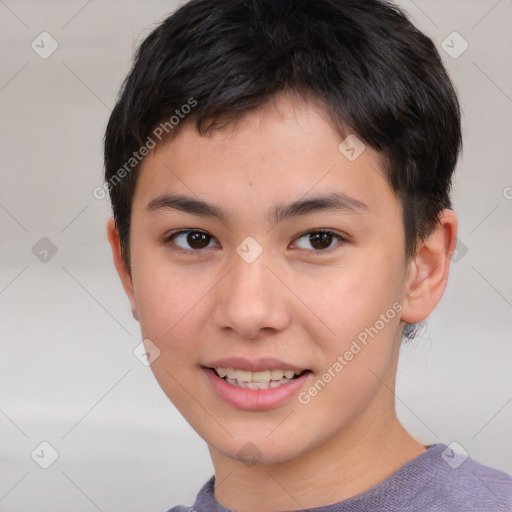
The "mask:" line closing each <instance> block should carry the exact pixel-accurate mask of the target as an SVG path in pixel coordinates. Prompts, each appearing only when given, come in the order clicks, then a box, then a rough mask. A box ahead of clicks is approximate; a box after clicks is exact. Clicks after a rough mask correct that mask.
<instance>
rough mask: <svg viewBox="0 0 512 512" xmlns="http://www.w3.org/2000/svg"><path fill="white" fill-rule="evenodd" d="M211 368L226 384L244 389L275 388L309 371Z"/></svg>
mask: <svg viewBox="0 0 512 512" xmlns="http://www.w3.org/2000/svg"><path fill="white" fill-rule="evenodd" d="M211 370H212V371H213V372H215V373H216V374H217V376H218V377H220V378H221V379H223V380H224V381H225V382H227V383H228V384H231V385H232V386H237V387H240V388H245V389H270V388H277V387H279V386H283V385H284V384H287V383H288V382H290V381H292V380H294V379H296V378H297V377H299V376H300V375H302V374H304V373H307V372H309V370H302V371H293V370H279V369H273V370H263V371H259V372H251V371H246V370H237V369H235V368H223V367H217V368H211Z"/></svg>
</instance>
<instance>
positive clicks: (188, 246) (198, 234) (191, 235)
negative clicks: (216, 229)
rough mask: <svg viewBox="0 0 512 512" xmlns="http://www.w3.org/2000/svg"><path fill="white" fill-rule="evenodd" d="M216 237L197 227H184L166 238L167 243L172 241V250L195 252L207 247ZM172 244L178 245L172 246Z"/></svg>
mask: <svg viewBox="0 0 512 512" xmlns="http://www.w3.org/2000/svg"><path fill="white" fill-rule="evenodd" d="M213 240H214V238H213V237H212V236H211V235H209V234H208V233H206V232H204V231H199V230H197V229H182V230H180V231H177V232H175V233H171V234H170V235H169V236H167V237H166V238H165V242H166V243H169V242H170V243H171V250H173V251H177V252H188V253H194V252H199V251H201V250H202V249H207V248H208V246H209V244H210V242H211V241H213ZM172 245H175V246H177V247H178V248H176V247H172Z"/></svg>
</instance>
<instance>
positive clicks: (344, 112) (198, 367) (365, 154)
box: [105, 0, 512, 512]
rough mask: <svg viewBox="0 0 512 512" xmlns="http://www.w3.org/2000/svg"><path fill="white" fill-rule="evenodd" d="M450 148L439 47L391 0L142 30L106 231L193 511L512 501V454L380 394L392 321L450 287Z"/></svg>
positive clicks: (395, 330)
mask: <svg viewBox="0 0 512 512" xmlns="http://www.w3.org/2000/svg"><path fill="white" fill-rule="evenodd" d="M460 148H461V128H460V112H459V104H458V101H457V97H456V94H455V92H454V88H453V86H452V84H451V82H450V80H449V78H448V76H447V74H446V71H445V69H444V68H443V66H442V63H441V60H440V57H439V55H438V53H437V51H436V49H435V46H434V44H433V43H432V41H431V40H430V39H429V38H428V37H426V36H425V35H424V34H422V33H421V32H420V31H419V30H418V29H416V28H415V27H414V26H413V25H412V24H411V22H410V21H409V20H408V18H407V17H406V16H405V15H404V14H403V13H402V12H401V10H400V9H398V8H397V7H396V6H394V5H393V4H390V3H386V2H383V1H378V0H192V1H190V2H188V3H185V4H184V5H183V6H182V7H180V8H179V9H178V10H177V11H176V12H175V13H174V14H173V15H172V16H170V17H168V18H167V19H166V20H165V21H164V22H163V23H162V24H161V25H159V26H158V27H157V28H156V29H155V30H154V31H153V32H152V33H151V34H150V35H149V36H148V37H147V38H146V39H145V41H144V42H143V43H142V44H141V46H140V48H139V50H138V53H137V56H136V59H135V63H134V66H133V68H132V70H131V72H130V74H129V75H128V77H127V79H126V81H125V83H124V86H123V88H122V91H121V94H120V98H119V100H118V103H117V105H116V107H115V109H114V111H113V112H112V115H111V118H110V121H109V124H108V127H107V131H106V136H105V169H106V171H105V177H106V182H105V187H106V188H107V189H108V190H109V192H110V197H111V201H112V207H113V214H114V215H113V218H112V219H111V220H110V221H109V223H108V226H107V231H108V237H109V240H110V243H111V246H112V251H113V256H114V262H115V265H116V268H117V271H118V273H119V275H120V278H121V280H122V283H123V286H124V289H125V291H126V293H127V295H128V298H129V300H130V304H131V308H132V312H133V315H134V317H135V318H136V319H137V320H138V321H139V322H140V325H141V331H142V335H143V338H144V343H145V347H146V350H147V352H148V358H149V360H150V362H151V368H152V370H153V372H154V375H155V377H156V378H157V380H158V382H159V384H160V385H161V387H162V389H163V390H164V392H165V393H166V394H167V396H168V397H169V399H170V400H171V401H172V402H173V404H174V405H175V406H176V407H177V408H178V410H179V411H180V412H181V413H182V414H183V416H184V417H185V418H186V420H187V421H188V422H189V423H190V425H191V426H192V427H193V428H194V429H195V430H196V431H197V432H198V434H199V435H200V436H201V437H202V438H203V439H204V440H205V441H206V443H207V444H208V447H209V450H210V454H211V457H212V462H213V465H214V468H215V475H214V476H212V478H211V479H210V480H209V481H208V482H207V483H206V484H205V485H204V486H203V488H202V489H201V491H200V493H199V494H198V497H197V500H196V502H195V503H194V504H193V507H192V508H191V510H192V509H195V510H197V511H209V510H218V511H222V512H226V511H227V510H232V509H233V510H243V511H247V512H260V511H284V510H309V509H314V510H318V511H325V512H327V511H351V512H356V511H368V510H379V511H412V510H422V511H450V512H452V511H455V510H461V511H462V510H464V511H482V512H483V511H505V510H511V507H512V497H511V495H512V479H511V478H510V477H509V476H508V475H506V474H504V473H502V472H499V471H497V470H494V469H491V468H488V467H486V466H483V465H481V464H479V463H477V462H476V461H474V460H472V459H471V458H467V457H465V455H464V454H460V453H457V450H454V449H453V447H447V446H445V445H443V444H437V445H431V446H425V445H424V444H422V443H421V442H419V441H418V440H417V439H415V438H414V437H413V436H411V435H410V434H409V433H408V432H407V431H406V430H405V429H404V427H403V426H402V425H401V424H400V422H399V421H398V419H397V416H396V413H395V406H394V393H393V390H394V385H395V375H396V369H397V362H398V353H399V347H400V342H401V339H402V337H403V336H409V337H411V336H412V335H413V334H412V333H413V331H414V326H415V324H417V323H418V322H421V321H422V320H424V319H425V318H427V317H428V315H429V314H430V313H431V312H432V310H433V309H434V308H435V306H436V305H437V303H438V302H439V300H440V299H441V296H442V294H443V292H444V290H445V287H446V283H447V279H448V271H449V266H450V256H451V254H452V253H453V251H454V249H455V243H456V234H457V217H456V215H455V213H454V212H453V210H452V209H451V203H450V197H449V192H450V187H451V178H452V173H453V171H454V168H455V165H456V162H457V158H458V154H459V151H460ZM185 509H186V507H175V508H173V509H171V510H173V511H178V510H185Z"/></svg>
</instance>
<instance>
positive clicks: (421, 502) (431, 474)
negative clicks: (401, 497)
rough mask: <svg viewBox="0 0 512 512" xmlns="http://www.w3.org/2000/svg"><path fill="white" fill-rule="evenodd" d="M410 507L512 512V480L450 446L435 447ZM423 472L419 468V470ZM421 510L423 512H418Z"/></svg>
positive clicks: (437, 511)
mask: <svg viewBox="0 0 512 512" xmlns="http://www.w3.org/2000/svg"><path fill="white" fill-rule="evenodd" d="M426 454H428V455H429V456H428V457H424V461H423V462H425V463H426V464H423V465H422V472H421V473H418V474H417V475H414V476H413V478H414V477H416V480H417V483H418V487H417V489H416V495H415V496H414V498H413V497H412V496H411V498H412V499H411V501H410V503H411V505H413V508H412V509H414V510H419V509H421V510H424V511H432V512H444V511H450V512H459V511H460V512H511V511H512V477H511V476H510V475H508V474H506V473H504V472H502V471H499V470H497V469H493V468H490V467H488V466H485V465H484V464H481V463H479V462H477V461H475V460H473V459H472V458H471V457H468V455H467V454H466V453H457V452H455V451H454V450H453V449H452V448H451V445H450V446H449V447H448V446H446V445H443V444H438V445H434V446H432V447H431V448H430V449H429V450H428V451H427V452H426V453H425V454H424V455H426ZM417 469H420V468H417ZM418 507H420V508H418Z"/></svg>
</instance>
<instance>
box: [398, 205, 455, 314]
mask: <svg viewBox="0 0 512 512" xmlns="http://www.w3.org/2000/svg"><path fill="white" fill-rule="evenodd" d="M457 225H458V221H457V215H456V214H455V212H454V211H453V210H450V209H445V210H443V211H442V212H441V213H440V216H439V223H438V225H437V227H436V229H435V230H434V232H433V233H431V234H430V235H429V236H428V237H427V239H426V240H424V241H423V242H420V244H419V246H418V249H417V251H416V254H415V256H414V258H413V260H412V261H411V263H410V265H409V271H408V276H407V289H406V293H407V295H406V297H405V299H404V302H403V305H404V308H403V310H402V318H401V319H402V320H403V321H404V322H407V323H411V324H412V323H417V322H421V321H422V320H424V319H425V318H427V317H428V316H429V315H430V313H431V312H432V311H433V310H434V308H435V307H436V305H437V304H438V302H439V301H440V300H441V297H442V296H443V293H444V290H445V288H446V284H447V282H448V271H449V269H450V260H451V257H452V254H453V252H454V251H455V246H456V245H457Z"/></svg>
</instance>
